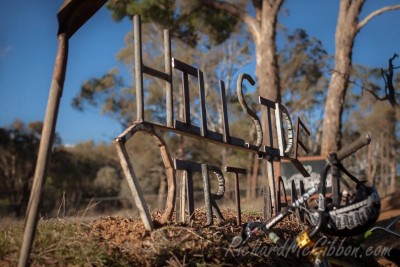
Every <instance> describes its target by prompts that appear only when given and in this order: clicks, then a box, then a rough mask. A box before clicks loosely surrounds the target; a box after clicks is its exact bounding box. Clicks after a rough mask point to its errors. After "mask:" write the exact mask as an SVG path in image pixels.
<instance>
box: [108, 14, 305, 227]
mask: <svg viewBox="0 0 400 267" xmlns="http://www.w3.org/2000/svg"><path fill="white" fill-rule="evenodd" d="M133 22H134V52H135V53H134V54H135V85H136V106H137V117H136V121H135V122H134V123H133V125H132V126H130V127H129V128H128V129H126V130H125V131H124V132H123V133H122V134H121V135H119V136H118V137H117V138H116V139H115V140H114V143H115V145H116V146H117V150H118V155H119V159H120V161H121V165H122V167H123V170H124V174H125V177H126V179H127V180H128V184H129V186H130V189H131V192H132V194H133V196H134V200H135V203H136V206H137V207H138V208H139V211H140V216H141V219H142V220H143V223H144V225H145V227H146V228H147V229H148V230H153V229H154V227H153V224H152V222H151V216H150V213H149V210H148V208H147V204H146V202H145V200H144V197H143V192H142V190H141V187H140V184H139V182H138V179H137V177H136V176H135V174H134V170H133V168H132V166H131V165H130V163H129V162H130V158H129V155H128V153H126V149H125V142H126V141H128V139H129V138H131V137H132V136H133V134H134V132H136V131H144V132H147V133H149V134H151V135H152V136H153V137H154V136H156V138H157V140H158V142H159V143H161V144H162V145H161V147H162V152H161V153H162V155H163V159H164V163H165V162H167V164H166V165H165V166H166V168H167V173H168V189H169V193H168V197H167V204H166V209H165V210H164V214H163V220H169V219H171V216H172V212H173V209H174V208H173V207H175V204H176V203H175V202H176V199H175V198H176V170H183V171H184V177H183V178H182V180H181V182H180V188H178V190H180V191H179V192H180V195H179V199H180V202H179V203H178V205H177V206H179V209H177V210H176V212H177V214H178V220H181V221H183V220H185V212H187V214H188V217H189V221H191V220H193V216H194V203H193V196H192V195H193V192H192V191H193V184H192V183H193V181H192V178H191V174H192V173H194V172H199V173H202V177H203V184H204V198H205V205H206V211H207V224H211V223H212V214H213V209H214V211H215V212H216V214H217V217H218V218H219V219H221V220H223V217H222V213H220V211H219V208H218V205H217V204H216V202H215V200H217V199H218V198H219V197H222V196H223V192H222V191H221V192H220V190H222V187H221V186H222V185H221V183H222V182H223V181H224V175H223V173H222V171H221V169H222V168H218V167H216V166H212V165H207V164H202V163H194V162H187V161H183V160H182V159H174V160H173V161H174V164H173V170H172V169H171V168H172V167H171V166H172V163H171V162H172V159H171V157H170V156H169V155H170V153H169V152H168V148H167V146H166V144H165V142H164V141H163V140H162V137H161V135H159V134H157V131H158V130H161V131H168V132H174V133H176V134H179V135H182V136H188V137H191V138H196V139H200V140H202V141H207V142H211V143H213V144H215V145H219V146H226V147H230V148H232V149H238V150H244V151H246V152H248V153H256V154H257V155H258V156H259V158H260V159H263V160H265V161H266V162H267V167H268V184H269V188H268V189H267V191H268V192H269V194H270V197H269V199H268V201H266V202H267V203H266V204H265V205H268V206H271V207H273V209H275V212H276V210H277V209H280V207H281V205H280V203H281V201H277V199H278V198H279V199H280V197H279V194H280V193H279V192H284V191H285V190H278V192H277V190H276V186H275V182H276V181H280V180H276V179H278V178H277V177H274V171H273V162H280V161H281V160H282V159H286V160H289V161H290V162H292V163H293V164H294V166H295V167H296V168H297V169H298V171H299V172H300V173H301V174H302V175H303V176H309V173H308V172H307V171H306V169H305V168H304V167H303V165H302V164H301V163H300V161H299V160H298V159H297V153H298V147H299V146H300V147H301V148H302V149H304V150H305V151H307V148H306V146H305V145H304V142H303V141H302V140H301V139H300V137H299V131H304V132H305V133H306V134H308V135H309V134H310V133H309V131H308V130H307V128H306V126H305V125H304V123H303V122H302V121H301V120H300V119H298V120H297V124H296V131H295V130H294V127H293V125H292V120H291V117H290V114H289V112H288V111H287V109H286V107H285V106H284V105H282V104H280V103H276V102H273V101H271V100H268V99H266V98H263V97H261V96H260V97H259V99H258V100H259V104H260V105H261V106H264V107H265V108H267V111H268V125H269V126H270V127H268V129H262V127H261V122H260V119H259V117H258V115H257V114H256V112H255V111H253V110H252V109H251V108H250V107H249V106H248V105H247V103H246V100H245V99H244V96H243V92H242V85H243V83H244V82H245V81H247V82H248V83H250V84H251V85H252V86H254V85H255V81H254V79H253V78H252V77H251V75H249V74H241V75H239V77H238V79H237V84H236V93H237V97H238V102H239V103H240V105H241V107H242V109H243V111H244V112H245V113H246V114H248V115H249V116H250V118H251V120H252V121H253V123H254V126H255V128H256V133H257V138H256V140H255V141H253V142H252V141H245V140H243V139H241V138H238V137H235V136H232V135H231V134H230V131H229V123H228V121H229V120H228V119H229V118H228V112H227V101H226V94H225V85H224V82H223V81H222V80H220V83H219V84H220V88H219V89H220V101H221V106H222V122H223V127H222V128H223V131H222V133H219V132H215V131H212V130H210V129H208V128H207V111H206V98H205V91H204V76H203V72H202V71H201V70H200V69H197V68H195V67H193V66H191V65H189V64H187V63H185V62H182V61H180V60H179V59H177V58H174V57H172V53H171V38H170V34H169V31H168V30H164V53H165V56H164V59H165V62H164V64H165V71H164V72H162V71H159V70H157V69H155V68H152V67H150V66H147V65H145V64H143V60H142V37H141V22H140V16H138V15H136V16H135V17H134V19H133ZM173 69H175V70H176V71H178V72H180V74H181V90H182V91H181V93H182V95H183V108H184V113H183V119H182V121H181V120H177V119H174V114H173V111H174V109H173V107H174V99H173V92H172V89H173V71H172V70H173ZM144 74H146V75H149V76H152V77H155V78H158V79H161V80H163V81H164V82H165V88H164V90H165V99H166V100H165V101H166V103H165V104H166V124H160V123H154V122H151V121H148V120H146V118H145V112H144V111H145V107H144V95H145V94H144V84H143V75H144ZM189 77H191V78H194V79H197V85H198V93H199V100H200V101H199V102H200V115H201V119H200V125H195V124H193V120H192V119H191V112H190V93H191V92H190V90H189ZM272 112H274V114H275V121H273V119H272V116H271V113H272ZM272 124H275V125H276V129H277V130H276V132H273V127H272ZM264 131H267V133H268V134H269V136H270V137H274V136H276V137H277V140H278V144H277V148H275V147H273V145H272V144H270V145H269V146H266V145H265V144H263V132H264ZM295 134H296V136H295ZM270 140H273V139H272V138H270ZM293 152H294V153H293ZM292 154H294V156H293V157H291V155H292ZM223 169H224V171H225V172H233V173H235V175H236V178H235V179H236V186H235V189H236V205H237V212H238V215H237V216H238V221H237V222H238V224H240V212H241V211H240V195H239V183H238V174H239V173H245V172H246V170H243V169H239V168H235V167H233V166H230V167H228V166H226V167H224V168H223ZM209 172H214V173H216V175H217V178H218V181H219V183H220V190H219V191H218V193H216V194H211V192H210V189H209V184H210V178H209ZM277 193H278V194H277ZM273 209H269V211H268V213H269V214H267V215H266V216H271V213H272V210H273ZM210 216H211V217H210Z"/></svg>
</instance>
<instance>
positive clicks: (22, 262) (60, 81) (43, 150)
mask: <svg viewBox="0 0 400 267" xmlns="http://www.w3.org/2000/svg"><path fill="white" fill-rule="evenodd" d="M105 2H106V1H105V0H94V1H80V0H68V1H64V3H63V5H62V6H61V8H60V10H59V11H58V13H57V19H58V33H57V39H58V49H57V56H56V60H55V65H54V70H53V76H52V81H51V86H50V93H49V98H48V102H47V108H46V115H45V119H44V124H43V129H42V135H41V140H40V145H39V152H38V157H37V161H36V167H35V173H34V177H33V184H32V189H31V194H30V197H29V202H28V207H27V210H26V215H25V224H24V234H23V237H22V245H21V250H20V254H19V258H18V266H19V267H24V266H27V265H29V254H30V252H31V249H32V244H33V240H34V238H35V233H36V226H37V221H38V208H39V205H40V201H41V197H42V191H43V186H44V185H45V183H46V175H47V168H48V164H49V162H50V154H51V149H52V146H53V139H54V132H55V128H56V123H57V116H58V110H59V106H60V100H61V96H62V91H63V87H64V80H65V72H66V67H67V59H68V40H69V38H71V37H72V36H73V34H74V33H75V32H76V31H77V30H78V29H79V28H80V27H82V25H83V24H85V22H86V21H87V20H89V19H90V18H91V17H92V16H93V15H94V14H95V13H96V12H97V10H99V9H100V7H101V6H102V5H103V4H104V3H105Z"/></svg>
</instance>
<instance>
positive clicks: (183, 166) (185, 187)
mask: <svg viewBox="0 0 400 267" xmlns="http://www.w3.org/2000/svg"><path fill="white" fill-rule="evenodd" d="M174 167H175V170H181V171H184V176H183V177H182V183H181V189H180V190H181V207H180V213H181V217H180V220H181V222H184V221H185V211H186V205H187V209H188V216H189V222H190V223H192V222H193V221H194V219H195V217H194V193H193V176H192V174H193V173H195V172H201V171H202V169H201V164H199V163H196V162H191V161H187V160H179V159H174Z"/></svg>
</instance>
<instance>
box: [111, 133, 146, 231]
mask: <svg viewBox="0 0 400 267" xmlns="http://www.w3.org/2000/svg"><path fill="white" fill-rule="evenodd" d="M114 143H115V145H116V148H117V153H118V157H119V161H120V163H121V167H122V170H123V171H124V174H125V178H126V181H127V182H128V186H129V189H130V190H131V193H132V196H133V199H134V201H135V204H136V207H137V208H138V210H139V214H140V217H141V219H142V221H143V223H144V227H145V228H146V229H147V230H154V225H153V222H152V220H151V215H150V211H149V209H148V207H147V204H146V201H145V199H144V196H143V192H142V190H141V187H140V185H139V181H138V179H137V178H136V175H135V172H134V170H133V167H132V164H131V162H130V161H129V155H128V152H127V151H126V148H125V146H124V144H123V142H121V141H120V140H119V139H118V138H117V139H116V140H115V142H114Z"/></svg>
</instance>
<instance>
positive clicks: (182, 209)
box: [180, 171, 188, 222]
mask: <svg viewBox="0 0 400 267" xmlns="http://www.w3.org/2000/svg"><path fill="white" fill-rule="evenodd" d="M187 176H188V173H187V171H184V172H183V174H182V178H181V184H180V196H181V205H180V222H185V213H186V195H187V190H186V188H187Z"/></svg>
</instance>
